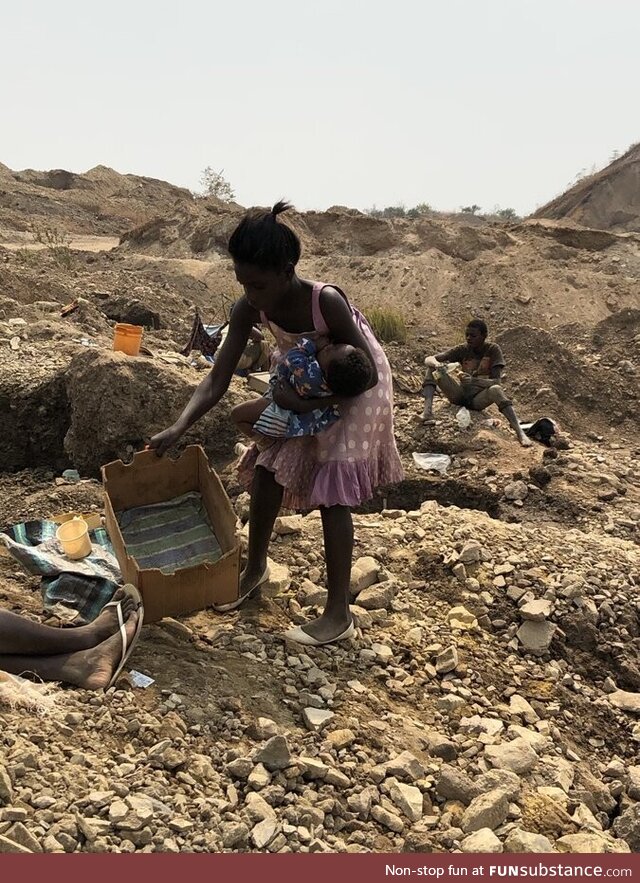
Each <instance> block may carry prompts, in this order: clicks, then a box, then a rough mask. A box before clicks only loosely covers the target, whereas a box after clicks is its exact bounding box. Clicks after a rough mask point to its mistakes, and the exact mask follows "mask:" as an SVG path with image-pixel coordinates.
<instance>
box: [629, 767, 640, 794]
mask: <svg viewBox="0 0 640 883" xmlns="http://www.w3.org/2000/svg"><path fill="white" fill-rule="evenodd" d="M627 777H628V784H627V794H628V795H629V797H630V798H631V799H632V800H640V766H630V767H629V769H628V770H627Z"/></svg>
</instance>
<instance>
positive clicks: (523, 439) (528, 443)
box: [518, 435, 533, 448]
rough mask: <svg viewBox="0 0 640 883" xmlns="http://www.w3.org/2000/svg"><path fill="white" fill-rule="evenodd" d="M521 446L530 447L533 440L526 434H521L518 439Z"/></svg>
mask: <svg viewBox="0 0 640 883" xmlns="http://www.w3.org/2000/svg"><path fill="white" fill-rule="evenodd" d="M518 441H519V442H520V444H521V445H522V447H523V448H530V447H531V445H532V444H533V442H532V441H531V439H530V438H529V436H528V435H521V436H520V438H519V439H518Z"/></svg>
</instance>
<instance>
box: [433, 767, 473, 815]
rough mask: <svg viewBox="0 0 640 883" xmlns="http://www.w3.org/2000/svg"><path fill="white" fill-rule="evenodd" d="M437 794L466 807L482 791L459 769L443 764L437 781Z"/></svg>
mask: <svg viewBox="0 0 640 883" xmlns="http://www.w3.org/2000/svg"><path fill="white" fill-rule="evenodd" d="M436 794H438V795H439V796H440V797H444V799H445V800H459V801H460V803H463V804H464V805H465V806H466V805H467V804H469V803H471V801H472V800H473V799H474V798H475V797H477V796H478V795H479V794H480V789H479V788H478V786H477V785H476V784H475V783H474V782H473V781H472V780H471V779H470V778H469V776H467V775H466V774H465V773H463V772H462V771H461V770H459V769H458V768H457V767H453V766H449V765H448V764H443V765H442V766H441V767H440V773H439V775H438V778H437V780H436Z"/></svg>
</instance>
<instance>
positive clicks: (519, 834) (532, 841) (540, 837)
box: [504, 828, 555, 852]
mask: <svg viewBox="0 0 640 883" xmlns="http://www.w3.org/2000/svg"><path fill="white" fill-rule="evenodd" d="M504 848H505V852H555V850H554V848H553V846H552V844H551V841H550V840H549V838H548V837H545V836H544V834H532V833H531V832H529V831H523V830H522V828H515V829H514V830H513V831H510V832H509V834H508V836H507V839H506V840H505V842H504Z"/></svg>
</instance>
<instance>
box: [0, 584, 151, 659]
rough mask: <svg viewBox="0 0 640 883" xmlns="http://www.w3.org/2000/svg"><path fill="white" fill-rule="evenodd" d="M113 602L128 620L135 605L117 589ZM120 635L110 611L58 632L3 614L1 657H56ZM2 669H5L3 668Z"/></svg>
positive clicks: (0, 618) (13, 615)
mask: <svg viewBox="0 0 640 883" xmlns="http://www.w3.org/2000/svg"><path fill="white" fill-rule="evenodd" d="M112 600H113V601H120V603H121V604H122V615H123V618H124V619H125V621H126V619H127V617H128V616H129V615H130V613H131V612H132V610H133V608H134V601H133V598H131V597H130V596H129V595H125V593H124V592H123V591H122V589H118V590H117V591H116V593H115V595H114V596H113V599H112ZM116 631H118V615H117V613H116V610H115V609H114V608H113V607H108V608H107V609H106V610H103V611H102V613H101V614H100V615H99V616H98V617H97V618H96V619H95V620H94V622H92V623H90V624H89V625H83V626H79V627H77V628H73V627H72V628H57V627H55V626H49V625H42V623H39V622H32V621H31V620H30V619H26V618H25V617H24V616H18V614H17V613H10V612H9V611H8V610H0V653H2V654H21V655H23V656H55V655H57V654H60V653H75V652H76V651H78V650H88V649H89V648H91V647H95V646H96V645H97V644H101V643H102V642H103V641H105V640H106V639H107V638H108V637H110V636H111V635H113V634H114V632H116ZM0 668H2V665H0Z"/></svg>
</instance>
